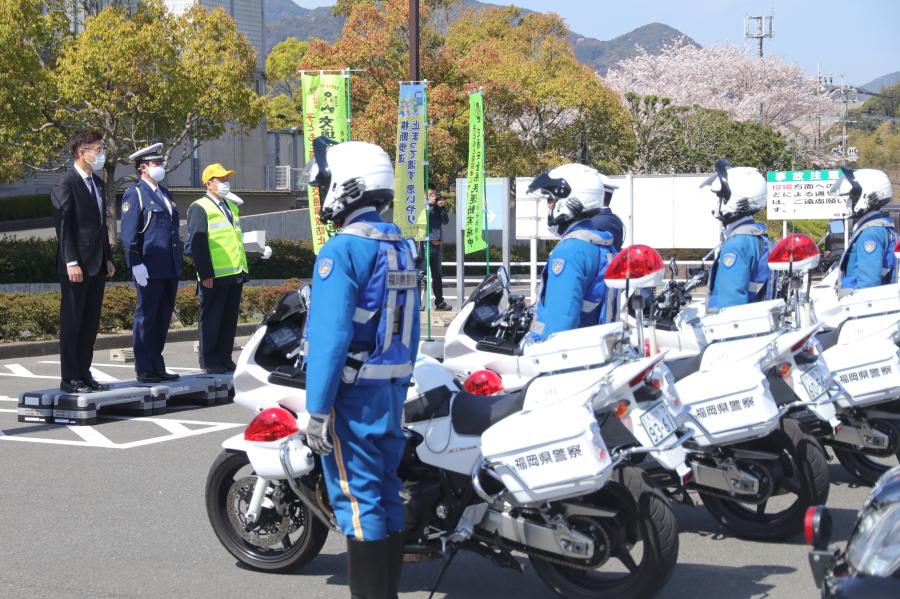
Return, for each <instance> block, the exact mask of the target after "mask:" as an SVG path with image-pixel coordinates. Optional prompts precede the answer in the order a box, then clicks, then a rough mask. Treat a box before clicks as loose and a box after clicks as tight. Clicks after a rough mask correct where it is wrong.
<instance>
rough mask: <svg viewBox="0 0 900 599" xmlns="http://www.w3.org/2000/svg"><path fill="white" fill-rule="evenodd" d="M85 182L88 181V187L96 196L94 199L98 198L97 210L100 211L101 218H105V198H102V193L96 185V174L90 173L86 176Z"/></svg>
mask: <svg viewBox="0 0 900 599" xmlns="http://www.w3.org/2000/svg"><path fill="white" fill-rule="evenodd" d="M84 181H85V183H87V186H88V189H89V190H90V192H91V194H92V195H93V196H94V199H95V200H97V210H99V211H100V220H101V221H102V220H103V200H101V199H100V194H99V193H97V188H96V187H95V186H94V176H93V175H88V176H87V177H86V178H85V180H84Z"/></svg>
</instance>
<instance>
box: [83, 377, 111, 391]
mask: <svg viewBox="0 0 900 599" xmlns="http://www.w3.org/2000/svg"><path fill="white" fill-rule="evenodd" d="M84 384H85V385H87V386H88V387H90V388H91V391H109V385H107V384H105V383H98V382H97V381H96V380H94V379H90V380H87V381H85V382H84Z"/></svg>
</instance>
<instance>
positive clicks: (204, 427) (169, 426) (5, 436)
mask: <svg viewBox="0 0 900 599" xmlns="http://www.w3.org/2000/svg"><path fill="white" fill-rule="evenodd" d="M0 412H4V413H9V414H15V413H16V412H17V410H9V409H5V408H0ZM104 419H106V418H104ZM109 419H110V420H125V421H127V420H133V421H136V422H150V423H153V424H155V425H157V426H159V427H160V428H162V429H164V430H166V431H168V434H164V435H159V436H157V437H151V438H149V439H141V440H139V441H131V442H128V443H115V442H114V441H112V440H110V439H109V438H108V437H106V436H105V435H103V434H102V433H101V432H99V431H98V430H97V429H96V428H94V427H92V426H72V425H70V426H67V427H66V428H68V429H69V430H71V431H72V432H73V433H75V434H76V435H78V436H79V437H81V440H80V441H75V440H68V439H47V438H42V437H35V436H33V435H32V434H30V433H29V434H28V436H25V435H24V434H16V429H6V430H5V431H3V430H0V441H21V442H23V443H45V444H48V445H70V446H77V447H97V448H101V449H134V448H135V447H143V446H145V445H154V444H156V443H164V442H166V441H177V440H178V439H186V438H188V437H196V436H198V435H205V434H207V433H217V432H219V431H225V430H228V429H233V428H239V427H243V426H245V425H244V424H242V423H235V422H210V421H206V420H181V419H175V418H151V417H137V418H133V417H129V416H114V417H111V418H109ZM188 425H191V426H194V427H199V428H188ZM48 426H50V425H48Z"/></svg>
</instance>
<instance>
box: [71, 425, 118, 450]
mask: <svg viewBox="0 0 900 599" xmlns="http://www.w3.org/2000/svg"><path fill="white" fill-rule="evenodd" d="M66 428H68V429H69V430H70V431H72V432H73V433H75V434H76V435H78V436H79V437H81V438H82V440H84V442H85V443H87V444H88V445H90V446H91V447H112V446H114V445H115V443H113V442H112V441H111V440H110V439H109V438H108V437H106V436H105V435H104V434H103V433H101V432H100V431H98V430H97V429H95V428H94V427H92V426H67V427H66Z"/></svg>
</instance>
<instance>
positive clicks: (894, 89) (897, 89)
mask: <svg viewBox="0 0 900 599" xmlns="http://www.w3.org/2000/svg"><path fill="white" fill-rule="evenodd" d="M849 112H850V126H851V128H853V129H859V130H862V131H866V132H867V133H872V132H873V131H875V130H876V129H878V127H879V125H880V124H881V123H883V122H884V121H894V120H895V119H896V118H897V117H898V116H900V114H898V113H900V83H897V84H894V85H892V86H890V87H882V88H881V91H880V92H879V93H878V95H877V96H872V97H871V98H869V99H868V100H866V101H865V103H864V104H863V105H862V106H860V107H859V108H856V109H853V110H851V111H849Z"/></svg>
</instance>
